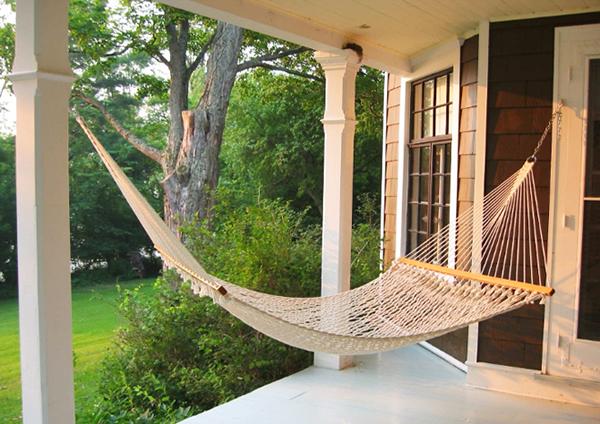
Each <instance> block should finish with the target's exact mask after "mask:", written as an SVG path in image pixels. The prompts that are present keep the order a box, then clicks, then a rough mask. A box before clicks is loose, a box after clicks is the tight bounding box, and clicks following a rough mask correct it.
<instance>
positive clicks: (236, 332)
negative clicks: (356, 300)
mask: <svg viewBox="0 0 600 424" xmlns="http://www.w3.org/2000/svg"><path fill="white" fill-rule="evenodd" d="M182 231H183V234H184V237H185V239H186V242H187V244H188V246H189V248H190V250H191V251H192V253H194V254H195V255H196V257H198V258H201V261H202V263H203V265H204V266H205V267H206V268H207V270H208V271H209V272H211V273H213V274H215V275H217V276H218V277H220V278H223V279H225V280H228V281H232V282H235V283H237V284H240V285H242V286H245V287H249V288H252V289H255V290H259V291H263V292H269V293H274V294H285V295H287V296H312V295H317V294H318V292H319V287H320V261H321V260H320V258H321V243H320V231H319V228H316V227H310V226H308V227H307V226H306V224H305V216H304V214H303V213H298V212H294V211H293V210H292V209H291V208H290V207H289V205H288V204H286V203H283V202H280V201H271V200H260V201H258V203H257V204H256V205H252V206H247V207H241V208H237V209H228V207H227V202H226V201H223V202H221V203H220V206H219V207H218V210H217V211H215V214H214V219H213V222H212V223H211V226H210V227H209V226H207V225H204V224H203V223H195V224H193V225H189V226H187V227H185V228H183V229H182ZM378 232H379V230H378V229H377V228H376V226H375V225H373V223H369V222H367V223H364V224H361V225H359V226H357V228H356V230H355V235H356V240H357V247H355V248H354V253H355V255H354V256H355V257H354V261H353V263H354V265H355V267H357V268H355V270H357V275H358V276H359V277H361V278H363V280H359V279H357V280H356V281H354V282H353V284H359V283H361V282H364V279H365V278H367V277H369V278H372V276H373V275H377V272H378V254H377V255H376V256H373V255H372V254H371V255H367V252H368V251H370V250H371V249H372V245H374V246H375V252H377V246H378ZM358 252H361V253H360V254H358V255H357V253H358ZM155 292H156V293H155V296H153V297H147V296H142V295H140V293H139V292H137V291H131V292H127V293H124V295H123V298H122V302H121V305H120V311H121V313H122V315H123V317H124V318H125V320H126V326H125V328H124V329H122V330H121V331H120V333H119V335H118V339H117V342H116V345H115V347H114V348H113V349H112V351H111V352H110V353H109V355H108V356H107V358H106V359H105V360H104V363H103V364H102V371H101V382H100V399H99V402H98V404H97V408H96V419H97V420H98V421H100V422H153V421H154V422H161V423H162V422H175V421H177V420H180V419H182V418H183V417H184V416H186V415H191V414H197V413H199V412H201V411H203V410H206V409H209V408H212V407H214V406H216V405H218V404H220V403H223V402H226V401H228V400H231V399H233V398H236V397H238V396H240V395H242V394H245V393H247V392H249V391H251V390H254V389H256V388H258V387H260V386H262V385H264V384H267V383H269V382H271V381H274V380H277V379H279V378H282V377H284V376H287V375H289V374H291V373H293V372H296V371H299V370H301V369H303V368H305V367H307V366H308V365H310V363H311V357H312V355H311V354H310V353H309V352H306V351H303V350H300V349H295V348H292V347H289V346H286V345H284V344H282V343H279V342H277V341H275V340H273V339H270V338H268V337H266V336H264V335H262V334H260V333H258V332H256V331H255V330H253V329H251V328H250V327H248V326H246V325H245V324H243V323H241V322H240V321H239V320H237V319H236V318H234V317H232V316H231V315H229V314H228V313H227V312H225V311H224V310H222V309H221V308H220V307H218V306H215V305H213V304H212V303H211V301H210V300H209V299H206V298H198V297H197V296H195V295H193V294H191V292H190V290H189V287H188V286H187V285H186V284H185V283H184V284H182V283H181V282H180V281H178V280H177V279H176V278H175V276H174V274H173V273H170V272H168V273H166V274H165V276H164V277H163V278H159V279H158V280H157V282H156V284H155Z"/></svg>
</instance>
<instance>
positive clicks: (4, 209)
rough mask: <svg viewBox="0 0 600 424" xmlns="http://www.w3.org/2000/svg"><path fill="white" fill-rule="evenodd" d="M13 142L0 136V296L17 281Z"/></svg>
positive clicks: (8, 291) (9, 291) (10, 138)
mask: <svg viewBox="0 0 600 424" xmlns="http://www.w3.org/2000/svg"><path fill="white" fill-rule="evenodd" d="M14 143H15V139H14V137H5V136H0V297H2V296H4V295H7V294H10V293H13V291H14V287H15V286H16V282H17V215H16V209H15V144H14Z"/></svg>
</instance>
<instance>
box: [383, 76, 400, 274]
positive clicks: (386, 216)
mask: <svg viewBox="0 0 600 424" xmlns="http://www.w3.org/2000/svg"><path fill="white" fill-rule="evenodd" d="M400 91H401V88H400V77H399V76H396V75H393V74H388V84H387V93H386V95H387V111H386V114H387V116H386V129H385V171H384V172H385V181H384V185H385V187H384V190H385V196H384V198H383V202H384V213H383V264H384V267H387V266H388V265H389V264H390V262H391V261H392V260H393V259H394V257H395V254H396V250H395V246H396V203H397V194H398V146H399V125H398V124H399V123H398V119H399V117H400Z"/></svg>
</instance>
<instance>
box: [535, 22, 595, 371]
mask: <svg viewBox="0 0 600 424" xmlns="http://www.w3.org/2000/svg"><path fill="white" fill-rule="evenodd" d="M565 42H566V43H569V45H568V48H564V47H565V45H564V43H565ZM595 58H600V24H592V25H578V26H569V27H560V28H556V29H555V55H554V90H553V91H554V94H553V97H554V99H553V103H554V108H555V109H556V107H557V105H558V103H559V102H560V101H563V100H564V101H565V105H564V108H563V114H562V123H561V125H560V126H561V128H557V127H558V125H555V126H554V129H553V137H552V158H553V160H552V163H551V178H550V215H549V231H548V281H549V284H550V285H551V286H553V287H555V288H556V289H557V293H556V294H555V296H554V297H553V298H551V299H550V300H549V302H548V304H547V307H546V311H545V313H546V316H545V328H544V346H545V349H544V351H545V353H544V355H543V361H542V372H543V373H547V374H551V375H556V376H560V377H567V378H581V379H586V380H592V381H599V380H600V371H598V364H597V363H594V362H592V363H591V365H592V366H586V363H587V364H589V363H590V362H589V361H593V359H590V358H596V357H600V342H599V341H591V340H584V339H579V338H578V337H577V326H578V316H579V293H580V290H579V288H580V282H581V278H580V272H581V254H582V235H583V231H582V225H583V212H584V211H583V203H584V202H583V195H584V191H583V190H584V184H585V157H586V144H587V113H588V95H589V94H588V89H589V63H590V60H591V59H595ZM573 61H575V62H573ZM570 63H576V65H575V66H571V65H570ZM581 67H583V69H581ZM571 84H573V85H574V87H571V88H569V85H571ZM580 89H581V91H580ZM561 90H563V91H564V90H567V97H564V98H561V97H563V96H561V94H562V92H561ZM559 137H560V139H559ZM574 161H577V162H578V163H580V166H579V169H575V170H573V169H571V168H569V166H570V164H572V163H573V162H574ZM563 168H564V169H563ZM565 171H566V172H567V174H565ZM565 178H566V180H565ZM565 181H575V186H576V187H577V191H576V192H573V191H571V190H565V187H564V184H565ZM567 191H569V192H570V193H567ZM569 196H572V197H571V198H569ZM575 198H576V201H574V199H575ZM559 239H560V240H561V242H560V245H559V243H558V240H559ZM567 245H568V246H570V248H571V249H572V251H574V252H575V253H574V254H573V255H571V256H568V257H567V259H565V256H564V252H563V251H564V250H569V248H568V247H566V246H567ZM565 262H569V265H565ZM571 264H573V271H574V274H573V275H570V276H569V277H567V278H562V280H560V281H559V277H558V275H561V273H562V275H564V273H565V270H566V269H568V267H569V266H571ZM561 285H562V286H563V287H562V288H561ZM561 290H562V291H561ZM564 290H569V292H567V293H565V292H564Z"/></svg>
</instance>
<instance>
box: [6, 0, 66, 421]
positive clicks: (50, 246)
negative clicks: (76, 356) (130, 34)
mask: <svg viewBox="0 0 600 424" xmlns="http://www.w3.org/2000/svg"><path fill="white" fill-rule="evenodd" d="M68 3H69V2H68V0H17V25H16V56H15V61H14V67H13V72H14V73H13V75H12V80H13V82H14V91H15V95H16V99H17V141H16V168H17V175H16V179H17V246H18V258H19V264H18V269H19V327H20V328H19V332H20V347H21V382H22V395H23V396H22V398H23V400H22V402H23V422H24V423H26V424H27V423H61V424H63V423H65V424H68V423H73V422H74V421H75V414H74V396H73V353H72V343H71V282H70V267H69V265H70V253H69V188H68V182H69V173H68V171H69V168H68V112H69V94H70V88H71V82H72V81H73V78H72V74H71V70H70V67H69V60H68V13H67V11H68Z"/></svg>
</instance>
